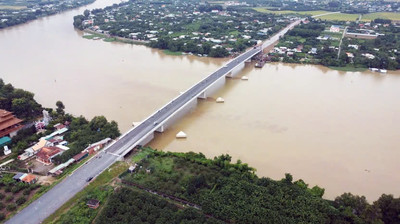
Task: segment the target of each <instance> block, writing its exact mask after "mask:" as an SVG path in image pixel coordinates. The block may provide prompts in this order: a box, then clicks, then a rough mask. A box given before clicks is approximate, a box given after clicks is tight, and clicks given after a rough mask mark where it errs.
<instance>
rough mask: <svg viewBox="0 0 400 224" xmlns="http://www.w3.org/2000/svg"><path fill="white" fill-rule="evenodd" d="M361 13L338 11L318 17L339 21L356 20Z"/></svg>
mask: <svg viewBox="0 0 400 224" xmlns="http://www.w3.org/2000/svg"><path fill="white" fill-rule="evenodd" d="M359 16H360V15H359V14H348V13H336V14H330V15H325V16H320V17H318V19H322V20H338V21H356V20H357V19H358V17H359Z"/></svg>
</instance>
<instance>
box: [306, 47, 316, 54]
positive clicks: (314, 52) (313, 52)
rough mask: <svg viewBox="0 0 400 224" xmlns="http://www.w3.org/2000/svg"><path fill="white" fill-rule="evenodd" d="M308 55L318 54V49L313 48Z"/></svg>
mask: <svg viewBox="0 0 400 224" xmlns="http://www.w3.org/2000/svg"><path fill="white" fill-rule="evenodd" d="M308 53H309V54H317V48H315V47H313V48H311V51H310V52H308Z"/></svg>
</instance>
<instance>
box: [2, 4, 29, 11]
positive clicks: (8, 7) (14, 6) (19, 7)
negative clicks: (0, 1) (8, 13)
mask: <svg viewBox="0 0 400 224" xmlns="http://www.w3.org/2000/svg"><path fill="white" fill-rule="evenodd" d="M0 9H11V10H21V9H26V6H18V5H0Z"/></svg>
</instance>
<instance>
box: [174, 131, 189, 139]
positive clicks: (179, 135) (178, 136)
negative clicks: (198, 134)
mask: <svg viewBox="0 0 400 224" xmlns="http://www.w3.org/2000/svg"><path fill="white" fill-rule="evenodd" d="M186 137H187V135H186V133H185V132H183V131H180V132H179V133H178V134H176V138H186Z"/></svg>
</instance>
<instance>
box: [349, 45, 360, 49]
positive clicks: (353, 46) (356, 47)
mask: <svg viewBox="0 0 400 224" xmlns="http://www.w3.org/2000/svg"><path fill="white" fill-rule="evenodd" d="M348 47H352V48H354V49H356V50H358V45H356V44H349V46H348Z"/></svg>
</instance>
